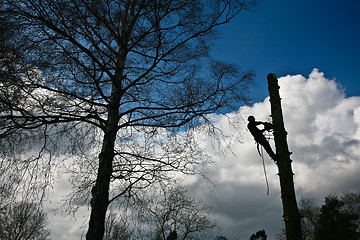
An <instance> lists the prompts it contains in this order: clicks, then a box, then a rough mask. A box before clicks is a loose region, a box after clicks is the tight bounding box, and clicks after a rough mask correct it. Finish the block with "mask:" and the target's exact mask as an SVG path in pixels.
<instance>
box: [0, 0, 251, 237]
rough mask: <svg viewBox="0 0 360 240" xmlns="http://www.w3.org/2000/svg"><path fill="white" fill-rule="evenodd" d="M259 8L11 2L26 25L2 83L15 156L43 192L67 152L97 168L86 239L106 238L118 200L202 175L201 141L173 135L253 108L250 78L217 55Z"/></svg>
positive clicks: (80, 0)
mask: <svg viewBox="0 0 360 240" xmlns="http://www.w3.org/2000/svg"><path fill="white" fill-rule="evenodd" d="M254 4H255V1H240V0H211V1H210V0H208V1H206V0H185V1H184V0H181V1H178V0H126V1H116V0H103V1H85V0H5V1H3V2H2V3H1V5H0V6H1V10H0V11H1V15H2V16H4V18H6V19H7V20H8V21H9V22H10V23H11V24H14V25H16V26H17V29H16V33H17V34H16V36H15V37H13V39H12V42H13V44H14V45H16V47H17V49H18V50H19V52H21V53H22V56H24V59H23V60H22V61H21V62H19V63H18V64H17V65H16V66H17V71H16V72H12V76H14V77H11V78H7V79H6V81H3V82H2V83H1V85H0V104H1V115H0V119H1V122H2V124H1V126H0V135H1V136H2V139H6V140H2V142H1V144H2V145H4V146H5V148H4V149H12V150H11V151H9V152H7V155H6V158H8V159H10V158H12V159H19V164H20V163H21V162H22V163H33V164H34V165H35V166H36V167H32V168H31V169H34V170H42V171H44V174H40V175H39V174H29V173H28V172H27V171H26V170H29V168H28V167H24V168H23V169H25V171H24V176H25V175H26V176H27V177H28V178H30V179H31V180H33V181H32V182H34V183H35V182H39V180H42V181H43V183H44V185H46V184H47V183H48V181H49V180H47V177H48V176H50V175H49V171H50V170H51V167H52V166H53V163H54V161H55V160H56V159H59V157H60V156H63V157H64V156H66V157H64V159H65V160H66V161H71V159H76V161H79V162H81V164H80V165H79V166H88V165H90V168H87V169H86V170H84V174H87V176H88V178H87V180H86V181H82V182H81V183H80V184H79V185H78V187H79V188H77V190H76V192H77V193H78V195H77V196H79V195H83V196H85V194H84V191H86V190H87V192H88V193H89V192H90V189H91V216H90V221H89V229H88V232H87V239H102V237H103V234H104V222H105V216H106V211H107V208H108V206H109V204H110V203H111V202H112V201H114V200H116V199H117V198H119V197H120V196H123V195H124V194H126V193H127V192H129V191H130V190H132V189H134V188H143V187H145V186H146V185H149V184H151V183H152V182H156V181H160V180H161V178H162V177H164V174H162V173H164V172H172V171H182V172H185V173H194V168H193V166H194V164H195V165H196V164H198V163H200V162H199V159H196V158H195V159H191V158H190V157H189V156H191V155H192V154H190V153H191V152H192V151H194V150H196V147H195V145H194V144H195V143H196V141H195V140H196V139H194V138H193V137H191V135H189V134H187V135H185V134H184V135H180V136H177V135H175V134H174V133H179V132H182V131H183V130H186V129H193V128H194V127H196V126H198V125H200V124H203V123H205V122H206V121H207V115H208V114H211V113H216V112H221V109H223V108H229V107H231V106H238V105H239V104H240V103H243V102H245V101H246V94H245V93H246V91H245V90H246V89H247V87H248V86H249V82H250V81H251V79H252V77H253V73H252V72H240V71H239V70H238V68H237V67H236V66H234V65H231V64H225V63H223V62H219V61H215V60H213V59H212V58H211V56H210V53H209V50H210V47H211V44H212V39H214V37H215V36H216V31H215V28H216V27H217V26H220V25H222V24H224V23H227V22H228V21H230V20H231V19H232V18H233V17H234V16H235V15H237V14H238V13H239V12H240V11H242V10H249V9H252V8H253V6H254ZM160 136H161V137H160ZM9 139H10V141H9ZM29 141H31V144H29ZM188 146H193V147H192V148H190V149H189V148H187V147H188ZM29 152H30V153H31V156H29V155H28V153H29ZM96 152H97V153H96ZM80 160H83V161H80ZM55 162H56V161H55ZM40 166H42V167H40ZM79 168H81V167H79ZM78 170H79V171H83V169H78ZM33 176H42V178H41V179H33ZM22 179H24V178H22ZM87 196H88V195H87ZM88 198H89V197H85V198H84V199H88Z"/></svg>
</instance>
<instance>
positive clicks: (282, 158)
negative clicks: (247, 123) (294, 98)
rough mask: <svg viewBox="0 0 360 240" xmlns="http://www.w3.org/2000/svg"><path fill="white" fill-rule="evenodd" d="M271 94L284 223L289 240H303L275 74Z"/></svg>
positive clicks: (269, 81)
mask: <svg viewBox="0 0 360 240" xmlns="http://www.w3.org/2000/svg"><path fill="white" fill-rule="evenodd" d="M267 79H268V87H269V88H268V89H269V94H270V104H271V117H272V119H273V125H274V139H275V147H276V154H277V165H278V169H279V177H280V189H281V199H282V205H283V211H284V215H283V218H284V221H285V230H286V239H287V240H302V233H301V221H300V214H299V209H298V206H297V202H296V195H295V189H294V179H293V175H294V173H293V171H292V169H291V162H292V160H291V159H290V155H291V153H290V152H289V149H288V144H287V139H286V137H287V132H286V130H285V127H284V120H283V114H282V109H281V98H280V94H279V88H280V87H279V85H278V80H277V78H276V76H275V74H273V73H270V74H269V75H268V76H267Z"/></svg>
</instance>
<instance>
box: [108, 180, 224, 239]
mask: <svg viewBox="0 0 360 240" xmlns="http://www.w3.org/2000/svg"><path fill="white" fill-rule="evenodd" d="M128 206H129V207H128V209H127V211H128V213H127V214H122V216H125V215H126V216H127V218H126V219H125V220H122V219H121V217H122V216H119V215H116V214H114V213H112V214H109V217H108V221H107V224H106V226H107V228H106V233H107V234H106V236H107V237H108V238H107V239H153V240H167V239H172V238H174V236H176V239H179V240H181V239H183V240H185V239H189V240H190V239H207V238H209V237H210V236H212V235H213V234H214V233H215V230H217V227H216V224H215V223H214V222H213V221H212V220H211V218H210V217H209V215H208V211H209V207H208V206H207V205H205V204H204V203H202V202H200V201H196V200H195V199H194V198H192V197H190V196H189V193H188V192H187V191H186V189H185V188H184V187H182V186H180V185H178V184H170V185H169V184H166V185H163V184H159V185H158V184H157V187H154V186H152V187H151V188H149V189H147V191H146V193H144V192H143V193H142V194H139V195H137V199H132V201H130V202H128ZM121 207H122V211H124V208H123V207H124V205H122V206H121ZM124 223H126V225H124ZM110 236H111V237H110ZM113 236H119V237H118V238H114V237H113ZM124 236H127V237H128V238H125V237H124Z"/></svg>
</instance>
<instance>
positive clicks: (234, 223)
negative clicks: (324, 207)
mask: <svg viewBox="0 0 360 240" xmlns="http://www.w3.org/2000/svg"><path fill="white" fill-rule="evenodd" d="M278 80H279V85H280V96H281V98H282V109H283V114H284V122H285V128H286V130H287V132H288V144H289V149H290V151H291V152H293V154H292V155H291V158H292V159H293V165H292V166H293V171H294V173H295V179H294V181H295V187H296V192H297V195H298V196H297V197H298V200H300V198H301V197H302V196H304V197H305V196H310V197H314V198H315V199H316V200H318V202H319V203H321V202H322V199H323V198H324V197H325V196H326V195H328V194H331V193H343V192H359V191H360V187H359V185H358V182H359V181H360V176H359V172H360V148H359V145H360V130H359V129H360V97H350V98H348V97H346V95H345V91H344V90H343V89H342V88H341V86H340V85H338V84H337V83H336V81H335V80H330V79H327V78H326V77H325V75H324V73H322V72H320V71H319V70H318V69H314V70H313V71H312V72H311V73H310V75H309V76H308V77H304V76H302V75H295V76H285V77H280V78H279V79H278ZM249 115H254V116H255V117H256V119H258V120H260V121H268V120H271V118H270V117H269V115H270V102H269V98H266V99H265V100H264V101H263V102H259V103H256V104H254V105H252V106H250V107H248V106H245V107H241V108H240V109H239V111H238V112H237V113H229V114H228V115H227V117H224V116H219V117H218V118H217V120H216V123H217V124H218V126H219V128H221V129H222V130H223V131H224V132H225V134H235V135H238V136H241V138H240V139H241V141H235V142H233V143H232V146H231V148H232V152H230V151H226V152H225V153H224V154H223V155H217V154H216V153H215V151H214V152H209V154H211V155H213V157H214V158H215V159H216V162H217V164H216V165H215V166H214V167H209V175H210V178H211V180H212V181H213V183H214V189H213V191H212V193H211V196H212V197H211V198H210V199H211V203H210V204H212V205H213V206H214V210H213V213H214V217H215V218H216V219H217V220H218V222H219V223H220V224H221V225H222V227H223V229H224V233H227V234H229V235H228V236H229V237H233V236H236V237H239V238H240V239H249V237H250V235H251V234H252V233H254V232H256V231H258V230H261V229H265V230H266V231H267V232H268V235H269V237H271V238H272V237H273V235H274V234H275V233H278V232H280V230H281V228H282V227H283V223H282V217H281V216H282V207H281V198H280V190H279V179H278V176H276V174H277V166H276V165H275V164H274V163H273V162H272V160H271V159H270V158H269V157H268V156H266V157H265V163H266V170H267V174H268V179H269V185H270V194H269V195H266V185H265V178H264V172H263V166H262V160H261V158H260V156H259V155H258V153H257V150H256V144H255V143H254V140H253V138H252V136H251V134H250V133H249V132H248V131H247V129H246V118H247V116H249ZM229 118H230V119H231V118H236V119H237V120H239V119H240V120H239V121H235V123H233V124H230V123H229V121H228V120H225V119H229ZM271 144H272V146H273V148H274V143H273V142H271ZM199 181H201V180H199ZM195 186H196V187H192V191H193V192H194V194H195V195H198V196H199V197H202V198H203V199H209V196H208V193H206V191H204V189H206V188H205V187H204V185H203V184H199V183H198V184H196V185H195Z"/></svg>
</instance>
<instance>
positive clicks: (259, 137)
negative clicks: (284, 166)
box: [247, 116, 277, 162]
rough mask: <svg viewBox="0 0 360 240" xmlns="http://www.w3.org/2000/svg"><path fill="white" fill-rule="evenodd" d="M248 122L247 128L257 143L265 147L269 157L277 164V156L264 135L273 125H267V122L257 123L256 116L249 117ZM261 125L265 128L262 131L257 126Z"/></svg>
mask: <svg viewBox="0 0 360 240" xmlns="http://www.w3.org/2000/svg"><path fill="white" fill-rule="evenodd" d="M248 121H249V123H248V125H247V128H248V129H249V131H250V133H251V135H253V137H254V139H255V141H256V143H257V144H260V145H261V146H263V147H264V149H265V151H266V152H267V153H268V154H269V156H270V157H271V158H272V159H273V160H274V161H275V162H276V161H277V156H276V154H275V153H274V152H273V150H272V149H271V146H270V144H269V142H268V141H267V140H266V138H265V136H264V134H263V132H264V131H266V130H270V129H271V128H272V124H271V123H267V122H257V121H255V117H254V116H249V117H248ZM260 124H263V125H264V127H265V128H264V129H261V130H260V129H259V128H258V127H257V125H260Z"/></svg>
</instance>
